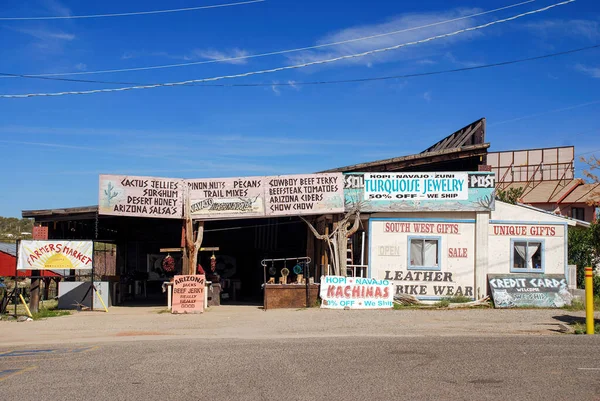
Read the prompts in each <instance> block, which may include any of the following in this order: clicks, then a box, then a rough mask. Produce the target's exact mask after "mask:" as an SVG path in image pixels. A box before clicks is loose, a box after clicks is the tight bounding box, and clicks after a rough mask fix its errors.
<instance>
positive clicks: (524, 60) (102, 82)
mask: <svg viewBox="0 0 600 401" xmlns="http://www.w3.org/2000/svg"><path fill="white" fill-rule="evenodd" d="M597 48H600V44H598V45H592V46H586V47H581V48H578V49H571V50H565V51H562V52H556V53H550V54H544V55H540V56H534V57H527V58H522V59H516V60H508V61H500V62H497V63H492V64H482V65H478V66H473V67H462V68H454V69H450V70H438V71H430V72H420V73H414V74H402V75H387V76H381V77H367V78H354V79H338V80H322V81H304V82H282V83H264V82H257V83H247V84H201V85H196V84H189V86H206V87H260V86H302V85H327V84H341V83H359V82H368V81H384V80H390V79H399V78H416V77H425V76H430V75H441V74H451V73H456V72H463V71H471V70H480V69H484V68H493V67H501V66H505V65H511V64H518V63H524V62H527V61H535V60H542V59H546V58H551V57H558V56H563V55H566V54H572V53H577V52H582V51H585V50H592V49H597ZM2 75H5V76H13V77H19V78H33V79H45V80H50V81H66V82H83V83H98V84H111V85H153V84H151V83H140V82H118V81H97V80H90V79H75V78H56V77H40V76H36V75H20V74H10V73H4V72H0V76H2ZM596 103H600V101H597V102H591V103H584V104H581V105H576V106H570V107H567V108H565V109H558V110H553V111H550V112H557V111H565V110H570V109H572V108H577V107H583V106H588V105H591V104H596ZM544 113H548V112H544ZM544 113H541V114H544ZM537 115H539V114H535V115H533V117H535V116H537ZM529 117H532V116H524V117H519V118H516V119H512V120H506V121H500V122H498V123H495V124H490V126H493V125H496V124H502V123H506V122H511V121H518V120H522V119H525V118H529Z"/></svg>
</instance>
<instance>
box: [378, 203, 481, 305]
mask: <svg viewBox="0 0 600 401" xmlns="http://www.w3.org/2000/svg"><path fill="white" fill-rule="evenodd" d="M423 231H426V232H423ZM369 233H370V243H369V248H370V249H369V255H370V261H369V266H370V276H371V277H373V278H377V279H388V280H392V282H393V283H394V285H395V291H396V292H402V293H407V294H410V295H413V296H417V297H418V298H419V299H423V300H436V299H440V298H443V297H451V296H453V295H465V296H469V297H474V294H475V293H474V281H475V213H411V214H409V215H407V214H399V213H398V214H375V215H373V216H372V219H371V220H370V230H369ZM411 237H418V238H431V239H439V240H440V242H439V247H440V250H439V253H440V257H439V266H438V267H437V268H433V269H416V268H413V269H409V267H408V265H409V238H411Z"/></svg>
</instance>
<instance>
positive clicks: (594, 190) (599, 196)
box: [561, 183, 600, 203]
mask: <svg viewBox="0 0 600 401" xmlns="http://www.w3.org/2000/svg"><path fill="white" fill-rule="evenodd" d="M588 201H600V183H598V184H582V185H580V186H578V187H577V188H575V189H574V190H573V192H571V193H570V194H569V195H567V196H566V197H565V199H563V201H562V202H561V203H585V202H588Z"/></svg>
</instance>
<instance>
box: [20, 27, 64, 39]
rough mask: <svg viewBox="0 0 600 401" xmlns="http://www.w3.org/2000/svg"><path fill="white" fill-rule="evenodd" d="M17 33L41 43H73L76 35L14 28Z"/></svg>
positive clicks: (47, 30) (46, 30)
mask: <svg viewBox="0 0 600 401" xmlns="http://www.w3.org/2000/svg"><path fill="white" fill-rule="evenodd" d="M13 30H14V31H16V32H20V33H22V34H25V35H29V36H32V37H34V38H36V39H39V40H41V41H51V40H59V41H63V40H64V41H71V40H74V39H75V35H74V34H72V33H67V32H63V31H52V30H49V29H44V28H37V29H25V28H14V29H13Z"/></svg>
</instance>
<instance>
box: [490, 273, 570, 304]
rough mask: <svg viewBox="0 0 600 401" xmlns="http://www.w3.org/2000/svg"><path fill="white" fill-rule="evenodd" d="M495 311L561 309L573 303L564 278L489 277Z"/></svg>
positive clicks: (491, 275)
mask: <svg viewBox="0 0 600 401" xmlns="http://www.w3.org/2000/svg"><path fill="white" fill-rule="evenodd" d="M488 280H489V283H490V290H491V291H492V297H493V299H494V306H495V307H496V308H515V307H519V306H527V307H532V306H534V307H541V308H561V307H563V306H565V305H570V304H571V300H572V299H573V298H572V296H571V293H570V292H569V290H568V289H567V280H566V279H565V276H564V275H561V274H511V275H498V274H490V275H488Z"/></svg>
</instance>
